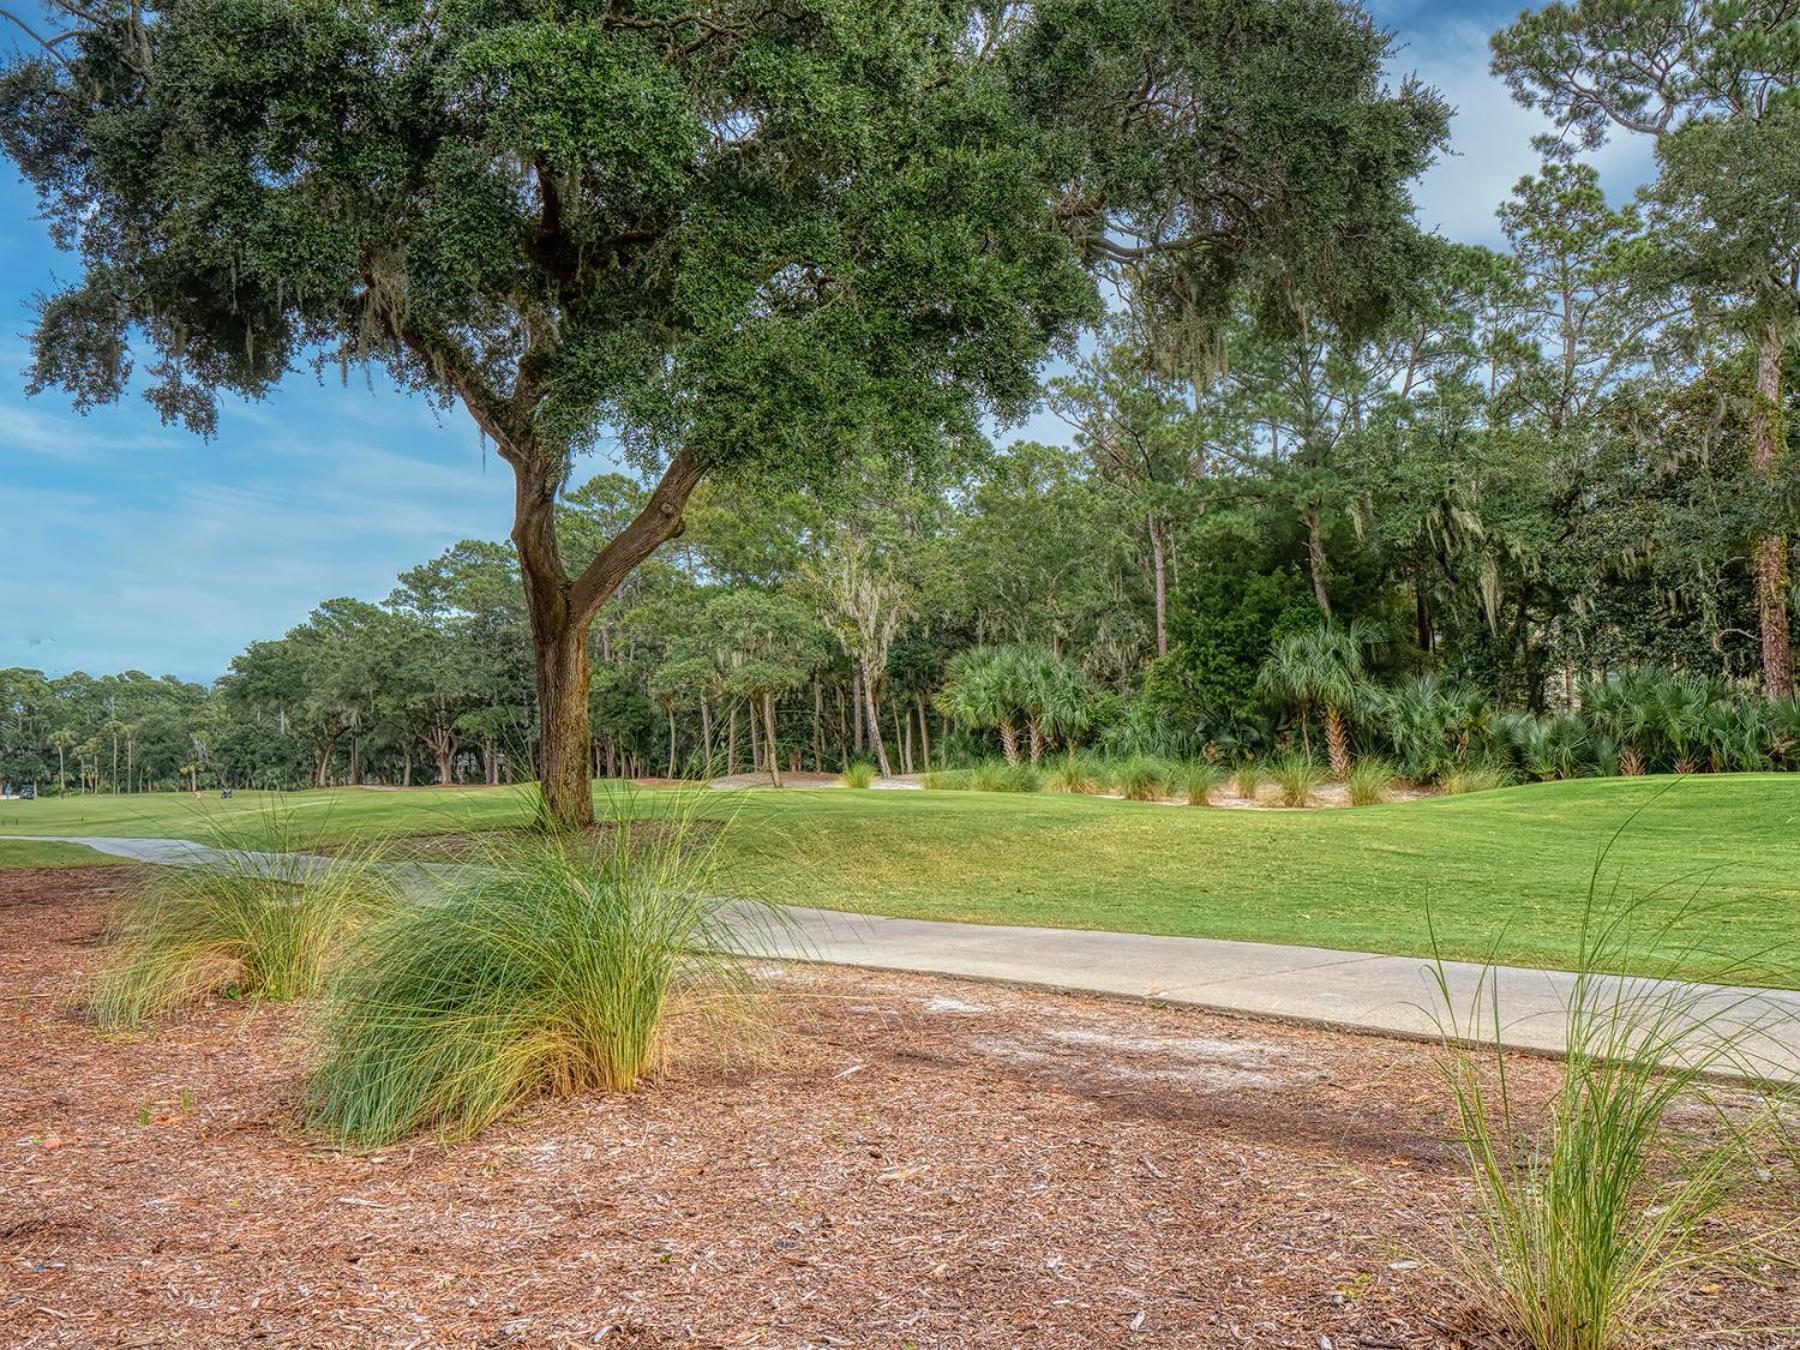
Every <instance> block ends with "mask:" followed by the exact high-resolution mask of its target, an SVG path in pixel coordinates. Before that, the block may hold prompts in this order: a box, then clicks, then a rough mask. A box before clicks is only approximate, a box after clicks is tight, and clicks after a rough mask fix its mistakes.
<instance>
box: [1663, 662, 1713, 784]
mask: <svg viewBox="0 0 1800 1350" xmlns="http://www.w3.org/2000/svg"><path fill="white" fill-rule="evenodd" d="M1714 693H1715V691H1714V689H1713V687H1712V685H1711V684H1710V683H1709V682H1708V681H1705V680H1697V679H1693V678H1691V677H1688V676H1685V675H1674V676H1671V677H1669V678H1668V679H1667V680H1664V681H1661V682H1660V683H1659V684H1658V685H1657V686H1656V691H1655V695H1654V699H1653V703H1652V712H1653V716H1654V717H1655V719H1656V728H1657V731H1658V732H1659V733H1660V734H1661V736H1662V738H1663V740H1664V741H1665V742H1667V744H1668V747H1669V752H1670V754H1672V755H1673V756H1674V759H1675V772H1676V773H1693V772H1694V770H1696V769H1697V768H1699V767H1700V757H1701V756H1702V755H1703V754H1705V753H1706V710H1707V708H1708V707H1709V706H1711V704H1712V703H1713V701H1714Z"/></svg>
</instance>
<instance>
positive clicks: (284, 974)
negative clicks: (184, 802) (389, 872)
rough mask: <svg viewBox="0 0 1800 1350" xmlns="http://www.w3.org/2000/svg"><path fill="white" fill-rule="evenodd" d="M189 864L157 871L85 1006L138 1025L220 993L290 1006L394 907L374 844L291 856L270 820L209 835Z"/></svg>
mask: <svg viewBox="0 0 1800 1350" xmlns="http://www.w3.org/2000/svg"><path fill="white" fill-rule="evenodd" d="M210 834H211V842H210V844H209V846H207V847H206V848H205V849H204V851H202V852H199V853H197V854H196V855H195V857H194V858H193V860H192V861H190V862H187V863H184V864H182V865H179V866H164V867H158V868H156V869H154V871H153V873H152V874H151V876H150V878H149V880H148V881H147V882H145V884H144V885H143V886H142V888H141V889H139V890H138V891H137V892H136V893H135V894H134V895H132V896H131V898H130V899H129V900H128V901H127V902H126V904H125V906H124V909H123V910H122V911H121V912H120V914H119V915H118V917H117V918H116V919H115V920H114V921H113V923H112V924H111V925H110V927H109V928H108V930H107V933H106V937H105V945H106V947H107V955H106V958H105V960H104V962H103V964H102V966H101V968H100V971H99V974H98V975H97V976H96V977H95V978H94V980H93V982H92V984H91V985H90V986H89V987H88V989H87V990H86V991H85V996H84V999H83V1001H84V1004H85V1006H86V1008H87V1010H88V1011H89V1012H90V1013H91V1014H92V1015H93V1016H94V1018H95V1020H97V1021H98V1022H99V1023H100V1024H101V1025H102V1026H107V1027H135V1026H138V1025H140V1024H141V1023H143V1022H145V1021H147V1020H149V1019H152V1018H156V1017H160V1016H163V1015H166V1014H168V1013H172V1012H176V1011H178V1010H180V1009H182V1008H186V1007H191V1006H192V1005H194V1004H197V1003H200V1002H202V1001H203V1000H205V999H206V998H209V997H211V996H212V995H215V994H227V995H230V996H233V997H237V998H244V999H267V1000H271V1001H286V1000H289V999H296V998H303V997H305V996H307V995H309V994H314V993H317V992H318V991H319V990H320V989H321V988H323V987H324V985H325V982H326V979H327V977H328V976H329V974H330V971H331V968H332V966H333V964H334V962H335V961H336V960H337V959H338V958H339V956H340V955H341V954H342V952H343V950H344V947H345V944H346V943H347V941H348V940H349V939H350V937H351V936H352V934H353V933H354V932H355V931H356V929H357V927H358V926H359V925H360V924H361V923H362V922H363V921H364V920H365V919H367V918H368V917H369V916H370V915H371V914H373V913H375V912H377V911H379V910H380V909H382V908H383V907H385V906H386V905H387V904H388V903H389V902H390V897H391V888H390V885H389V882H388V880H387V877H386V873H385V870H384V869H383V868H381V867H379V866H377V865H376V863H377V855H378V853H379V848H378V846H376V845H364V846H352V847H349V848H343V849H340V850H338V853H337V856H334V857H331V858H324V857H316V856H310V855H298V854H296V852H295V848H296V843H297V841H296V838H295V832H294V830H293V829H292V824H291V821H290V820H289V819H288V818H287V817H285V816H282V815H279V814H277V813H274V812H271V813H269V814H268V815H266V816H265V817H263V818H261V819H259V820H256V821H253V822H251V823H250V824H249V825H247V826H234V827H220V828H216V829H214V830H212V831H211V832H210Z"/></svg>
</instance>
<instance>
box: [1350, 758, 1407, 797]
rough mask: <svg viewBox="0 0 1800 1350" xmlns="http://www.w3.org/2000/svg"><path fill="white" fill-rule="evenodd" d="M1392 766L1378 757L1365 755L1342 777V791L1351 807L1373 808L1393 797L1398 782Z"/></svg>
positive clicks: (1397, 776)
mask: <svg viewBox="0 0 1800 1350" xmlns="http://www.w3.org/2000/svg"><path fill="white" fill-rule="evenodd" d="M1399 781H1400V780H1399V775H1398V774H1397V773H1395V771H1394V766H1393V764H1392V763H1391V762H1390V761H1388V760H1385V759H1383V758H1382V757H1381V756H1380V755H1365V756H1364V757H1363V758H1361V759H1359V760H1357V761H1356V762H1355V763H1354V764H1352V765H1351V766H1350V772H1349V773H1347V774H1345V775H1344V791H1345V793H1346V794H1347V795H1348V796H1349V798H1350V805H1352V806H1373V805H1375V804H1376V803H1377V802H1385V801H1386V800H1387V799H1388V798H1389V797H1390V796H1392V795H1393V792H1394V787H1395V785H1396V784H1397V783H1398V782H1399Z"/></svg>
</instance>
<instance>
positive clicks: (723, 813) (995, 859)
mask: <svg viewBox="0 0 1800 1350" xmlns="http://www.w3.org/2000/svg"><path fill="white" fill-rule="evenodd" d="M595 804H596V810H597V812H598V814H599V815H600V816H601V817H602V818H603V819H604V818H608V817H617V816H620V815H652V816H653V815H657V814H662V813H667V812H670V811H680V812H682V813H683V814H695V815H700V816H704V817H710V818H714V819H716V820H718V821H720V822H721V823H722V824H723V825H724V830H723V835H722V837H721V840H720V848H721V850H722V855H723V856H722V861H723V863H724V876H725V877H726V878H727V880H728V881H729V883H730V886H731V888H732V889H733V890H734V891H738V892H741V893H743V894H746V895H754V896H756V897H757V898H760V899H766V900H771V901H774V902H776V903H792V904H804V905H809V906H816V907H819V908H825V909H841V910H849V911H854V912H861V913H871V914H885V915H895V916H900V917H908V918H927V919H948V920H958V921H967V922H978V923H991V924H1029V925H1035V926H1043V927H1057V928H1090V929H1105V930H1116V931H1128V932H1141V933H1160V934H1174V935H1180V936H1191V937H1212V938H1228V939H1238V940H1244V941H1254V942H1280V943H1295V944H1301V945H1308V946H1319V947H1332V948H1341V949H1344V950H1352V951H1370V952H1388V953H1398V954H1408V955H1418V956H1429V955H1432V954H1434V953H1435V954H1439V955H1443V956H1445V957H1449V958H1455V959H1461V960H1487V959H1493V960H1496V961H1498V962H1501V963H1504V964H1511V965H1527V966H1542V967H1548V968H1558V969H1568V968H1573V967H1575V966H1576V965H1577V964H1578V962H1579V958H1580V956H1581V941H1582V934H1583V923H1582V918H1583V914H1584V911H1585V910H1586V908H1587V906H1588V905H1589V903H1590V883H1592V884H1593V904H1594V907H1595V912H1596V915H1597V916H1598V917H1600V918H1605V917H1610V916H1615V915H1620V914H1628V917H1627V918H1626V920H1625V923H1624V926H1623V929H1622V930H1621V934H1620V937H1619V939H1618V943H1619V950H1618V952H1617V954H1616V958H1615V959H1614V960H1613V961H1612V962H1611V964H1613V965H1616V966H1619V967H1621V968H1622V969H1623V970H1624V971H1625V972H1626V973H1657V974H1668V973H1680V974H1684V975H1688V976H1691V977H1693V978H1697V979H1708V978H1711V979H1714V980H1719V981H1722V982H1730V983H1739V984H1766V985H1774V986H1780V987H1787V988H1793V987H1800V944H1797V943H1796V936H1797V935H1800V776H1795V775H1791V774H1732V775H1706V776H1701V777H1695V778H1690V779H1676V778H1673V777H1649V778H1610V779H1587V780H1581V781H1576V782H1554V783H1535V784H1525V785H1521V786H1517V787H1510V788H1500V789H1495V790H1492V791H1487V792H1478V793H1470V794H1467V795H1462V796H1449V797H1433V798H1424V799H1420V800H1413V801H1399V802H1391V803H1387V804H1383V805H1378V806H1369V807H1359V808H1355V809H1351V810H1294V811H1281V810H1268V811H1244V810H1227V809H1217V808H1208V807H1185V806H1174V805H1168V804H1164V803H1158V802H1128V801H1118V800H1112V799H1106V798H1094V797H1082V796H1075V795H1063V794H1056V793H1034V794H1014V793H977V792H957V791H934V790H925V791H852V790H844V789H819V790H788V791H784V792H773V791H765V790H758V789H749V790H742V791H711V792H709V791H706V790H704V789H699V788H686V789H669V788H645V787H620V786H618V785H604V784H603V785H601V786H599V787H597V789H596V793H595ZM531 819H532V798H531V796H530V795H529V793H528V791H526V790H522V789H513V788H445V789H414V790H411V791H400V790H367V789H364V790H356V789H334V790H324V791H309V792H301V793H293V794H288V795H281V794H273V793H257V792H239V793H237V794H235V795H234V796H233V797H232V798H231V799H230V800H228V801H222V800H218V799H217V798H212V797H208V798H201V799H194V798H192V797H190V796H187V795H185V794H157V795H139V796H134V797H105V796H99V797H67V798H61V799H55V800H42V801H35V802H23V803H7V804H5V805H4V806H0V866H6V867H23V866H31V867H44V866H57V865H76V864H80V863H87V862H96V861H102V859H100V858H98V857H97V856H96V855H95V854H93V853H92V852H91V851H90V850H87V849H84V848H81V847H80V846H78V845H68V844H45V843H33V842H27V841H24V840H16V839H15V840H8V839H7V838H6V836H17V835H63V836H81V835H95V836H131V837H155V838H180V839H192V840H196V841H201V842H211V841H220V840H223V841H227V842H239V843H248V842H254V841H259V840H260V841H264V842H266V841H268V840H270V839H272V838H274V837H275V836H277V835H279V837H280V840H281V841H282V842H283V843H285V844H287V845H288V846H294V847H299V846H313V845H336V844H343V843H348V842H351V841H355V840H361V841H370V840H388V841H398V840H410V839H413V838H417V837H421V836H425V837H429V836H441V835H462V834H465V833H468V832H471V831H483V830H491V829H497V828H505V827H516V826H521V825H525V824H527V823H529V822H530V820H531Z"/></svg>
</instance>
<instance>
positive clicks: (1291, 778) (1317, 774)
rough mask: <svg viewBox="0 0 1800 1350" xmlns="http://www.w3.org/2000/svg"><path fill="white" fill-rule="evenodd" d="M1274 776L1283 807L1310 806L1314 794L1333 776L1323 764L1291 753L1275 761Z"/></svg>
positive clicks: (1305, 756) (1308, 757) (1306, 756)
mask: <svg viewBox="0 0 1800 1350" xmlns="http://www.w3.org/2000/svg"><path fill="white" fill-rule="evenodd" d="M1272 776H1273V777H1274V779H1275V790H1276V793H1277V795H1278V797H1279V798H1280V801H1281V804H1282V805H1283V806H1310V805H1312V800H1313V794H1314V793H1315V792H1317V791H1318V790H1319V789H1320V788H1321V787H1323V786H1324V785H1325V782H1326V780H1327V779H1328V778H1330V776H1331V775H1330V772H1329V771H1328V770H1327V769H1326V768H1325V766H1324V765H1323V764H1320V763H1319V762H1318V761H1317V760H1315V759H1313V758H1311V757H1310V756H1308V755H1302V754H1293V753H1289V754H1285V755H1283V756H1281V757H1280V758H1279V759H1277V760H1276V761H1275V764H1274V768H1273V772H1272Z"/></svg>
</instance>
